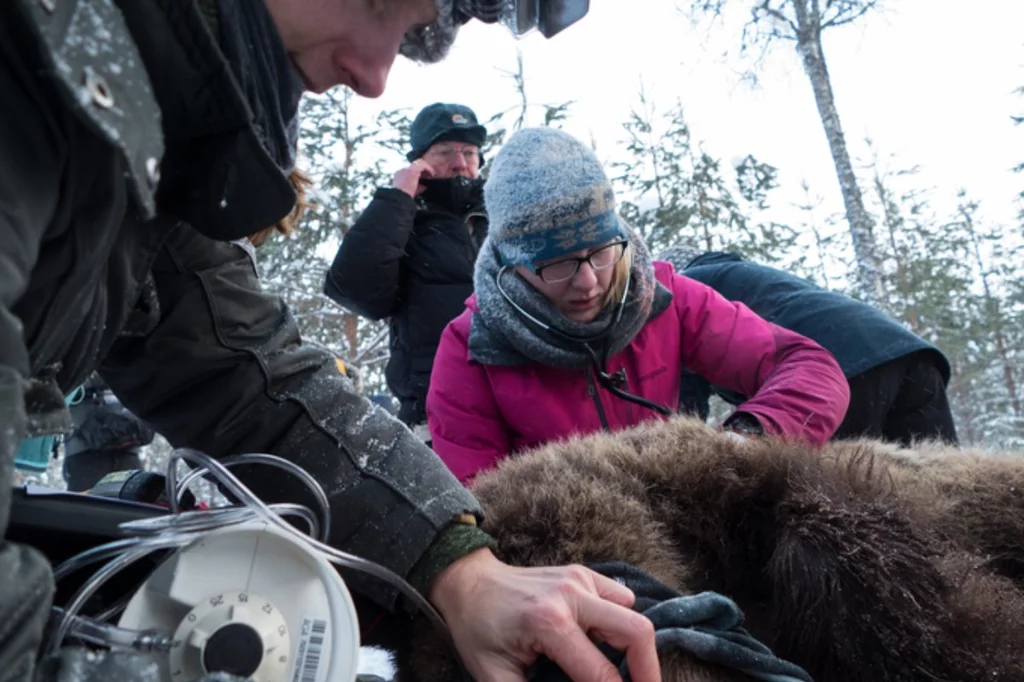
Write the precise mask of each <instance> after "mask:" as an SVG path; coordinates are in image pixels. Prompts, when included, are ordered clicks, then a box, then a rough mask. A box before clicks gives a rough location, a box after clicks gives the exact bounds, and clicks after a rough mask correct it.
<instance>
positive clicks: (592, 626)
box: [430, 550, 661, 682]
mask: <svg viewBox="0 0 1024 682" xmlns="http://www.w3.org/2000/svg"><path fill="white" fill-rule="evenodd" d="M430 599H431V601H432V602H433V603H434V605H435V606H436V607H437V608H438V610H439V611H440V612H441V615H442V616H444V618H445V620H446V621H447V622H448V626H449V627H450V628H451V632H452V637H453V638H454V640H455V646H456V648H457V649H458V651H459V655H460V656H461V657H462V660H463V662H464V663H465V664H466V667H467V668H468V670H469V673H470V675H471V676H472V677H473V678H474V679H476V680H478V681H479V682H523V681H524V680H525V676H524V669H525V668H526V667H527V666H529V665H531V664H533V663H534V661H536V660H537V657H538V656H539V655H541V654H543V655H545V656H547V657H548V658H550V659H551V660H552V661H554V662H555V663H556V664H557V665H558V666H559V667H560V668H561V669H562V670H563V671H564V672H565V673H566V674H567V675H568V676H569V677H570V678H572V679H573V680H574V681H575V682H621V679H622V678H621V676H620V675H619V672H618V671H617V670H616V669H615V666H613V665H612V664H611V662H610V661H609V660H608V659H607V658H605V656H604V655H603V654H602V653H601V652H600V651H598V649H597V647H596V646H595V644H594V641H598V642H605V643H607V644H609V645H611V646H613V647H615V648H616V649H619V650H621V651H625V652H626V660H627V664H628V666H629V672H630V675H631V677H632V679H633V681H634V682H660V680H661V669H660V666H659V664H658V655H657V652H656V650H655V648H654V626H653V625H652V624H651V621H649V620H648V619H647V618H645V617H644V616H643V615H641V614H639V613H636V612H634V611H632V610H630V608H629V607H630V606H631V605H632V604H633V601H634V599H635V597H634V595H633V593H632V592H631V591H630V590H629V589H628V588H627V587H625V586H624V585H621V584H619V583H617V582H615V581H614V580H611V579H609V578H606V577H604V576H602V575H599V574H597V573H594V572H593V571H590V570H588V569H586V568H583V567H582V566H567V567H556V568H519V567H514V566H509V565H507V564H503V563H501V562H500V561H498V559H497V558H495V556H494V555H493V554H491V552H490V551H489V550H478V551H476V552H473V553H472V554H470V555H468V556H466V557H463V558H462V559H459V560H458V561H456V562H455V563H454V564H452V565H451V566H449V567H448V568H447V569H445V570H444V571H442V572H441V574H440V575H439V576H438V577H437V579H436V580H435V581H434V585H433V587H432V588H431V591H430Z"/></svg>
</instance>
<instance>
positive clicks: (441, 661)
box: [399, 417, 1024, 682]
mask: <svg viewBox="0 0 1024 682" xmlns="http://www.w3.org/2000/svg"><path fill="white" fill-rule="evenodd" d="M473 492H474V494H475V495H476V496H477V498H478V499H479V500H480V502H481V504H482V505H483V507H484V510H485V512H486V519H485V521H484V525H483V527H484V529H485V530H487V531H488V532H489V533H491V534H492V535H493V536H494V538H495V539H496V541H497V545H498V549H497V553H498V554H499V556H500V557H501V558H502V559H504V560H505V561H507V562H509V563H512V564H517V565H522V566H543V565H561V564H572V563H578V564H584V565H586V564H592V563H596V562H606V561H623V562H627V563H630V564H632V565H634V566H636V567H638V568H641V569H643V570H645V571H647V572H648V573H650V574H651V575H653V576H654V577H655V578H657V579H659V580H661V581H662V582H664V583H665V584H667V585H669V586H671V587H673V588H676V589H677V590H679V591H681V592H683V593H684V594H695V593H698V592H701V591H704V590H712V591H715V592H719V593H721V594H724V595H726V596H728V597H730V598H731V599H733V600H734V601H735V602H736V603H737V604H738V605H739V606H740V608H741V609H743V611H744V613H745V614H746V621H745V624H744V625H745V627H746V628H747V629H748V630H749V631H750V632H751V633H752V634H753V635H754V636H756V637H757V638H758V639H760V640H761V641H762V642H764V643H765V644H767V645H768V646H770V647H771V648H772V650H773V651H774V652H775V653H776V655H778V656H779V657H781V658H784V659H787V660H789V661H792V662H794V663H797V664H798V665H800V666H802V667H803V668H804V669H805V670H807V671H808V672H809V673H810V674H811V676H812V677H813V678H814V679H815V680H817V681H818V682H869V681H870V682H897V681H898V682H910V681H912V680H913V681H920V682H938V681H949V682H953V681H957V682H974V681H977V682H981V681H982V680H986V681H990V682H991V681H999V682H1024V456H1022V455H1020V454H1013V453H1003V454H998V453H995V454H984V453H979V452H969V451H961V450H956V449H953V448H950V447H947V446H943V445H936V444H928V443H925V444H921V445H920V446H919V447H917V448H916V449H914V450H901V449H898V448H896V447H894V446H891V445H886V444H882V443H878V442H873V441H852V442H835V443H830V444H828V445H826V446H825V447H823V448H813V447H811V446H808V445H805V444H801V443H795V442H786V441H783V440H779V439H774V438H758V439H748V440H746V441H739V440H737V439H735V438H733V437H731V436H730V435H728V434H721V433H717V432H715V431H713V430H711V429H710V428H709V427H707V426H706V425H705V424H703V423H702V422H699V421H696V420H693V419H689V418H684V417H680V418H676V419H674V420H672V421H669V422H659V423H656V424H652V425H647V426H642V427H639V428H636V429H633V430H629V431H622V432H618V433H615V434H605V433H601V434H595V435H590V436H587V437H581V438H574V439H572V440H569V441H566V442H561V443H556V444H551V445H549V446H546V447H543V448H540V449H538V450H536V451H533V452H530V453H526V454H523V455H521V456H517V457H514V458H510V459H508V460H506V461H505V462H503V463H502V465H501V466H499V467H498V468H497V469H495V470H493V471H490V472H486V473H484V474H482V475H480V476H479V477H478V478H477V480H476V481H475V483H474V485H473ZM437 637H438V636H437V635H436V634H435V633H433V632H430V631H429V630H428V629H426V628H425V627H423V628H420V629H418V631H417V634H416V636H415V637H414V639H413V642H412V644H411V646H410V648H409V650H408V651H405V652H399V671H400V672H399V674H400V676H401V678H402V680H403V682H448V681H449V680H452V679H453V676H452V675H453V670H454V668H453V662H452V659H451V657H450V654H448V653H447V652H448V651H449V649H448V648H447V647H445V646H443V644H442V643H441V641H440V640H439V639H437ZM662 673H663V679H664V680H666V681H667V682H683V681H687V682H690V681H693V682H696V681H700V682H712V681H714V682H724V681H730V682H731V681H734V680H737V681H738V680H749V679H751V678H749V677H747V676H746V675H744V674H742V673H739V672H736V671H732V670H726V669H723V668H719V667H717V666H712V665H708V664H704V663H701V662H699V661H697V660H696V659H693V658H691V657H689V656H687V655H684V654H672V655H671V656H667V657H663V660H662Z"/></svg>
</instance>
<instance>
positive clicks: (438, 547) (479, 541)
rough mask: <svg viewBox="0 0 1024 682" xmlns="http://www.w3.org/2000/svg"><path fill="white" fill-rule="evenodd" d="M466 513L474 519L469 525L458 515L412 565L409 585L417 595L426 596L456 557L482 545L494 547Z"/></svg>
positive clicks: (492, 540)
mask: <svg viewBox="0 0 1024 682" xmlns="http://www.w3.org/2000/svg"><path fill="white" fill-rule="evenodd" d="M469 516H470V518H472V519H473V523H472V524H470V523H466V519H463V518H462V517H461V516H460V517H459V518H458V519H457V520H456V521H454V522H453V523H451V524H449V525H448V526H447V527H446V528H445V529H444V530H442V531H441V532H440V533H439V534H438V536H437V537H436V538H434V542H433V543H432V544H431V545H430V547H429V548H427V551H426V553H425V554H424V555H423V556H422V557H420V560H419V561H418V562H416V565H415V566H413V567H412V570H411V571H410V572H409V578H408V580H409V584H411V585H412V586H413V587H414V588H416V590H417V591H418V592H419V593H420V594H422V595H424V596H426V595H427V594H428V593H429V590H430V586H431V584H433V582H434V578H436V577H437V576H438V575H439V574H440V573H441V571H443V570H444V569H446V568H448V567H449V566H450V565H452V564H453V563H455V562H456V561H457V560H458V559H461V558H462V557H464V556H466V555H467V554H469V553H470V552H475V551H476V550H478V549H483V548H485V547H489V548H491V549H494V547H495V542H494V538H492V537H491V536H490V535H488V534H487V533H485V532H484V531H482V530H481V529H480V528H479V527H477V525H476V519H475V517H472V515H469Z"/></svg>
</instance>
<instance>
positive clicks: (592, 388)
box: [586, 367, 611, 431]
mask: <svg viewBox="0 0 1024 682" xmlns="http://www.w3.org/2000/svg"><path fill="white" fill-rule="evenodd" d="M586 374H587V393H589V394H590V397H591V398H593V399H594V406H595V407H597V416H598V418H599V419H600V420H601V428H603V429H604V430H605V431H611V428H610V427H609V426H608V417H607V416H606V415H605V413H604V405H602V404H601V396H600V395H599V394H598V392H597V384H596V383H594V370H593V368H592V367H588V368H587V370H586Z"/></svg>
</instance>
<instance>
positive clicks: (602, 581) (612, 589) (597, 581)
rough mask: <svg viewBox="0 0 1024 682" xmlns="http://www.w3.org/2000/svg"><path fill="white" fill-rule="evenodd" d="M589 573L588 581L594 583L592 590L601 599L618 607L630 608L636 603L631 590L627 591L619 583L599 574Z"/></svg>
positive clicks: (627, 589)
mask: <svg viewBox="0 0 1024 682" xmlns="http://www.w3.org/2000/svg"><path fill="white" fill-rule="evenodd" d="M589 573H590V579H591V580H592V581H593V583H594V589H595V590H596V591H597V594H598V595H600V596H601V598H603V599H607V600H608V601H610V602H614V603H616V604H618V605H619V606H625V607H626V608H632V606H633V603H634V602H635V601H636V595H635V594H633V590H631V589H629V588H628V587H626V586H625V585H623V584H622V583H620V582H619V581H617V580H612V579H611V578H608V577H605V576H603V575H601V574H600V573H596V572H594V571H589Z"/></svg>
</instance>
